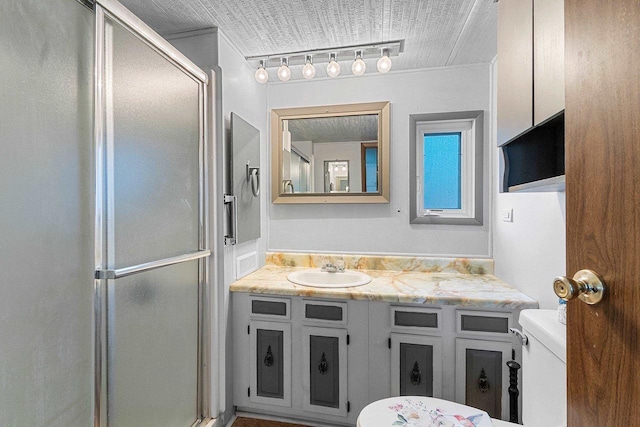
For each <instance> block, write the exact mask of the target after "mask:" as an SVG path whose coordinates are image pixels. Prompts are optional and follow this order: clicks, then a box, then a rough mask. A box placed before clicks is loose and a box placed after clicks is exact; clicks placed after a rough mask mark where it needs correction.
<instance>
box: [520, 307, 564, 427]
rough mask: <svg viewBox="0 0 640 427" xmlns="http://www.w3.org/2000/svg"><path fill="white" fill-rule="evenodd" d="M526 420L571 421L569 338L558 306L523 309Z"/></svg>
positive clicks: (556, 424)
mask: <svg viewBox="0 0 640 427" xmlns="http://www.w3.org/2000/svg"><path fill="white" fill-rule="evenodd" d="M520 325H521V326H522V332H523V333H524V334H525V335H526V336H527V337H528V338H529V344H528V345H526V346H524V347H523V348H522V402H523V403H522V421H523V424H524V425H525V426H526V427H560V426H566V425H567V416H566V412H567V384H566V380H567V373H566V368H567V362H566V354H567V338H566V328H565V325H563V324H561V323H560V322H558V313H557V311H556V310H523V311H522V312H521V313H520Z"/></svg>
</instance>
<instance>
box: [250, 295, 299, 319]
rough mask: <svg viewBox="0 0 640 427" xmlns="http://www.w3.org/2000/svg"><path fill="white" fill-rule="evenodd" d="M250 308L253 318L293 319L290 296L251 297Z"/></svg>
mask: <svg viewBox="0 0 640 427" xmlns="http://www.w3.org/2000/svg"><path fill="white" fill-rule="evenodd" d="M249 310H250V312H251V317H253V318H265V319H273V320H276V319H282V320H289V319H291V300H290V299H289V298H271V297H258V296H251V297H249Z"/></svg>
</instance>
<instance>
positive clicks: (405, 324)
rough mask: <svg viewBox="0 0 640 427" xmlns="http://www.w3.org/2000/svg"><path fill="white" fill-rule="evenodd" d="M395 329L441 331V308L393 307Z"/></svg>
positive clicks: (393, 325)
mask: <svg viewBox="0 0 640 427" xmlns="http://www.w3.org/2000/svg"><path fill="white" fill-rule="evenodd" d="M391 327H392V328H393V329H406V330H415V331H417V330H420V331H423V332H425V331H441V330H442V312H441V310H440V309H439V308H418V307H391Z"/></svg>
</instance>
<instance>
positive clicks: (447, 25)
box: [120, 0, 497, 78]
mask: <svg viewBox="0 0 640 427" xmlns="http://www.w3.org/2000/svg"><path fill="white" fill-rule="evenodd" d="M120 1H121V2H122V3H123V4H124V5H125V6H126V7H127V8H129V9H130V10H131V11H132V12H133V13H135V14H136V15H138V16H139V17H140V18H141V19H142V20H143V21H145V22H146V23H147V24H149V25H150V26H151V27H153V28H154V29H155V30H156V31H157V32H159V33H160V34H163V35H166V34H171V33H176V32H181V31H187V30H193V29H200V28H206V27H213V26H215V27H218V28H219V29H220V30H221V31H222V32H223V33H224V34H225V35H226V36H227V37H228V38H229V39H230V40H231V41H232V42H233V43H234V44H235V45H236V47H237V48H238V49H239V50H240V51H241V53H242V54H243V55H245V56H252V55H268V54H273V53H280V52H292V51H300V50H313V49H323V48H331V47H339V46H348V45H357V44H366V43H375V42H381V41H391V40H398V39H404V40H405V45H404V53H402V54H401V55H400V56H399V57H396V58H392V59H393V70H408V69H420V68H431V67H442V66H448V65H463V64H477V63H488V62H490V61H491V60H492V59H493V57H494V56H495V55H496V28H497V4H496V3H494V0H253V1H249V0H120ZM339 60H340V62H341V66H342V70H343V71H342V73H343V74H351V71H350V69H349V67H350V63H351V61H352V58H344V61H343V60H342V59H341V58H339ZM376 60H377V58H369V59H367V58H365V62H366V63H367V72H375V63H376ZM316 65H317V64H316ZM292 68H296V69H294V70H293V77H294V78H296V77H299V75H300V74H299V70H298V69H297V68H300V67H292ZM324 68H325V67H319V66H316V69H317V74H316V75H317V76H318V77H320V76H325V75H326V72H325V70H324ZM270 76H271V78H275V73H271V74H270Z"/></svg>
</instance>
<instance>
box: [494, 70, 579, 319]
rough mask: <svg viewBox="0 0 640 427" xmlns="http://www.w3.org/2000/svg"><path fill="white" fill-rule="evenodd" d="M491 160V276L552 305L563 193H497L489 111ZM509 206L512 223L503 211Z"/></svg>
mask: <svg viewBox="0 0 640 427" xmlns="http://www.w3.org/2000/svg"><path fill="white" fill-rule="evenodd" d="M495 65H496V64H495V63H494V65H493V66H492V75H493V77H492V82H493V90H492V105H493V108H492V110H493V111H494V112H495V111H496V108H495V107H496V90H495V87H496V85H495V82H496V72H495V70H496V66H495ZM492 116H493V119H492V128H493V132H492V134H493V138H492V141H493V143H492V150H491V152H492V158H493V163H494V168H493V169H494V171H496V174H495V178H494V180H493V183H492V189H493V191H494V198H493V200H494V211H493V212H494V215H493V218H494V226H493V259H494V261H495V274H496V276H498V277H499V278H501V279H502V280H504V281H505V282H507V283H509V284H510V285H512V286H515V287H516V288H518V289H519V290H521V291H522V292H524V293H526V294H527V295H529V296H531V297H532V298H535V299H536V300H538V302H539V303H540V308H555V307H557V305H558V298H557V297H556V296H555V294H554V293H553V286H552V284H553V278H554V277H556V276H559V275H564V274H565V248H566V237H565V228H566V224H565V222H566V221H565V219H566V216H565V212H566V209H565V193H564V192H560V193H557V192H553V193H500V192H499V189H500V172H501V170H502V167H501V164H500V163H501V158H502V154H501V152H500V149H499V148H497V146H496V137H495V135H496V132H495V129H496V115H495V114H493V115H492ZM510 209H513V222H504V221H503V220H502V212H503V211H505V210H510Z"/></svg>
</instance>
